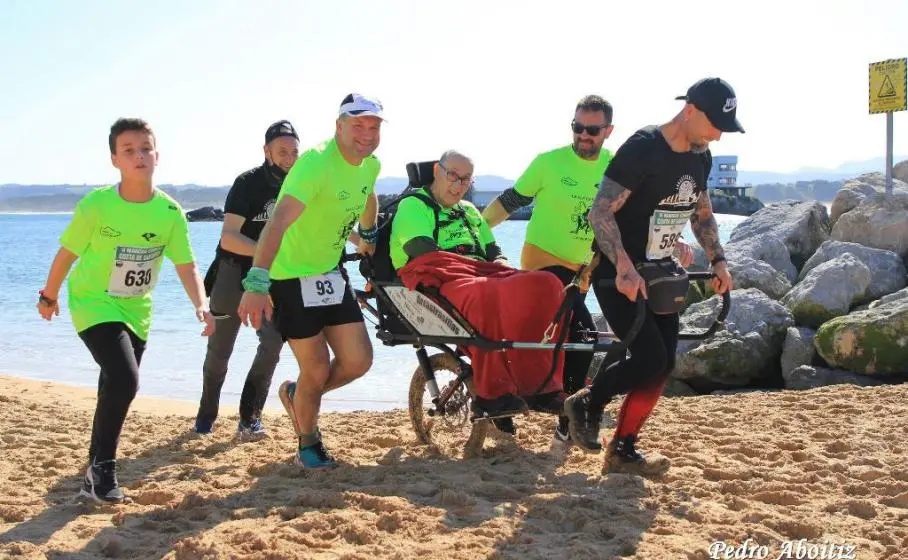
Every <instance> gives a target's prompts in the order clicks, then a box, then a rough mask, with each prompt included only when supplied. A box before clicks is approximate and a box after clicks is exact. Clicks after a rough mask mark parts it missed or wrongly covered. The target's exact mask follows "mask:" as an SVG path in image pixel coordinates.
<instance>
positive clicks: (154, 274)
mask: <svg viewBox="0 0 908 560" xmlns="http://www.w3.org/2000/svg"><path fill="white" fill-rule="evenodd" d="M116 251H117V252H116V256H115V259H114V264H113V269H112V270H111V271H110V282H109V283H108V285H107V293H108V294H110V295H112V296H121V297H136V296H142V295H145V294H147V293H148V292H150V291H151V289H152V288H154V285H155V283H156V282H157V281H158V271H159V270H160V268H161V266H160V264H161V262H160V261H161V256H162V255H163V254H164V247H122V246H121V247H117V249H116Z"/></svg>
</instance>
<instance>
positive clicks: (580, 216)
mask: <svg viewBox="0 0 908 560" xmlns="http://www.w3.org/2000/svg"><path fill="white" fill-rule="evenodd" d="M611 159H612V153H611V152H610V151H608V150H607V149H605V148H603V149H602V150H601V151H600V152H599V157H598V158H597V159H596V160H592V161H591V160H586V159H583V158H581V157H580V156H578V155H577V154H575V153H574V150H573V148H572V147H571V146H564V147H561V148H558V149H555V150H551V151H549V152H543V153H541V154H539V155H538V156H536V158H535V159H534V160H533V161H532V163H530V166H529V167H527V169H526V171H524V172H523V175H521V176H520V177H519V178H518V179H517V182H516V183H514V190H515V191H517V192H518V193H519V194H522V195H524V196H530V197H534V198H535V199H536V204H535V206H534V207H533V216H532V217H531V218H530V223H529V224H528V225H527V234H526V242H527V243H532V244H533V245H536V246H537V247H539V248H540V249H543V250H545V251H548V252H549V253H551V254H553V255H555V256H556V257H558V258H560V259H563V260H565V261H568V262H572V263H576V264H582V263H584V262H586V260H587V259H588V258H589V256H590V254H591V248H592V243H593V228H592V227H591V226H590V222H589V220H588V219H587V214H589V211H590V208H591V207H592V205H593V198H595V196H596V191H597V190H598V189H599V183H601V182H602V176H603V174H604V173H605V168H606V167H608V164H609V162H610V161H611Z"/></svg>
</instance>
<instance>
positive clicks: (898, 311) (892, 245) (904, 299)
mask: <svg viewBox="0 0 908 560" xmlns="http://www.w3.org/2000/svg"><path fill="white" fill-rule="evenodd" d="M893 190H894V193H893V195H890V196H887V195H886V194H885V191H884V185H883V178H882V176H881V175H880V174H870V175H863V176H861V177H858V178H856V179H853V180H851V181H848V182H846V183H845V184H844V185H843V187H842V189H841V190H840V192H839V193H838V195H837V196H836V199H835V201H834V202H833V205H832V211H831V212H830V213H827V210H826V207H825V206H824V205H823V204H821V203H817V202H805V201H783V202H779V203H775V204H771V205H768V206H766V207H765V208H763V209H762V210H760V211H758V212H756V213H755V214H754V215H752V216H751V217H749V218H748V219H746V220H744V221H743V222H741V223H740V224H739V225H738V226H737V227H736V228H735V230H734V231H733V232H732V235H731V238H730V240H729V242H728V243H726V245H725V249H726V255H727V257H728V266H729V269H730V270H731V272H732V274H733V277H734V281H735V290H734V291H733V292H732V294H731V297H732V309H731V313H730V314H729V316H728V318H727V320H726V321H725V323H724V324H723V325H722V326H721V328H720V329H719V330H718V331H717V332H716V333H715V334H714V335H713V336H711V337H710V338H708V339H707V340H703V341H690V342H681V343H680V344H679V347H678V353H677V356H676V366H675V370H674V371H673V372H672V379H671V381H670V383H669V384H668V385H667V388H666V394H674V395H684V394H705V393H712V392H716V391H718V392H722V393H724V392H729V391H742V390H744V391H746V390H766V389H782V388H786V389H809V388H814V387H819V386H823V385H830V384H839V383H851V384H856V385H877V384H882V383H896V382H903V381H906V380H908V287H906V286H908V272H906V260H908V185H906V184H905V183H904V182H902V181H899V180H896V181H894V189H893ZM704 260H705V259H704V258H703V256H702V251H701V254H700V255H699V256H698V258H697V262H698V263H699V266H697V265H695V266H693V267H691V268H692V269H698V268H699V269H703V268H704V267H703V263H704ZM704 296H709V297H707V299H703V297H704ZM688 301H689V302H690V304H689V305H688V307H687V309H686V310H685V311H684V314H683V315H682V317H681V323H682V331H691V330H699V329H702V328H705V327H707V326H709V324H710V323H711V322H712V318H713V317H714V316H715V311H716V310H717V309H718V306H719V303H720V299H719V297H718V296H716V295H711V294H709V292H708V290H707V291H706V293H705V294H703V293H701V291H700V290H695V289H692V290H691V295H690V297H689V298H688Z"/></svg>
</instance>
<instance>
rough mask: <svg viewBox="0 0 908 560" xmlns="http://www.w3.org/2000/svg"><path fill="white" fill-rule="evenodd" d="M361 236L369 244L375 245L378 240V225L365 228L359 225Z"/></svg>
mask: <svg viewBox="0 0 908 560" xmlns="http://www.w3.org/2000/svg"><path fill="white" fill-rule="evenodd" d="M359 236H360V237H362V239H363V241H365V242H366V243H368V244H369V245H375V242H376V241H377V240H378V227H377V226H372V227H370V228H363V226H359Z"/></svg>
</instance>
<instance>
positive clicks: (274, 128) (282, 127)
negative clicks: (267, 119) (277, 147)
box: [265, 121, 300, 144]
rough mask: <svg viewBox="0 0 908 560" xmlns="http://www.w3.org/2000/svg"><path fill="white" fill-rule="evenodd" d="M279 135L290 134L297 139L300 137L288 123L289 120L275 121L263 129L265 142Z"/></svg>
mask: <svg viewBox="0 0 908 560" xmlns="http://www.w3.org/2000/svg"><path fill="white" fill-rule="evenodd" d="M281 136H292V137H294V138H296V139H297V140H299V139H300V137H299V135H298V134H297V133H296V129H294V128H293V125H292V124H290V121H277V122H276V123H274V124H272V125H271V126H269V127H268V130H266V131H265V143H266V144H267V143H268V142H271V141H272V140H274V139H275V138H280V137H281Z"/></svg>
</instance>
